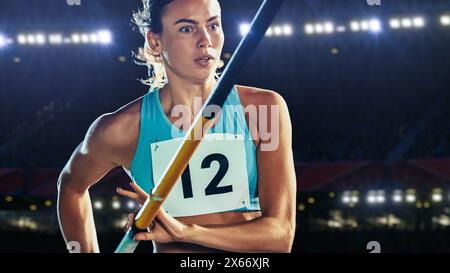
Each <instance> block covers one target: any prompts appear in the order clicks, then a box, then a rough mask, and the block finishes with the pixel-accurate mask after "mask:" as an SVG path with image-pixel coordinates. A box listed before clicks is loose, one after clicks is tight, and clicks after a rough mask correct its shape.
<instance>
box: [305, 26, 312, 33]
mask: <svg viewBox="0 0 450 273" xmlns="http://www.w3.org/2000/svg"><path fill="white" fill-rule="evenodd" d="M305 32H306V34H314V25H312V24H306V25H305Z"/></svg>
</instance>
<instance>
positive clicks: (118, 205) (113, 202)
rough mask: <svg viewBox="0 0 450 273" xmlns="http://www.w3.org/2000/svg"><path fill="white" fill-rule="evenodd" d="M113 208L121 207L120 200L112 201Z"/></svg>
mask: <svg viewBox="0 0 450 273" xmlns="http://www.w3.org/2000/svg"><path fill="white" fill-rule="evenodd" d="M111 205H112V208H113V209H120V202H119V201H117V200H116V201H112V204H111Z"/></svg>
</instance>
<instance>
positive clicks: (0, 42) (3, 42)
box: [0, 34, 8, 48]
mask: <svg viewBox="0 0 450 273" xmlns="http://www.w3.org/2000/svg"><path fill="white" fill-rule="evenodd" d="M7 45H8V39H6V36H5V35H3V34H0V48H2V47H6V46H7Z"/></svg>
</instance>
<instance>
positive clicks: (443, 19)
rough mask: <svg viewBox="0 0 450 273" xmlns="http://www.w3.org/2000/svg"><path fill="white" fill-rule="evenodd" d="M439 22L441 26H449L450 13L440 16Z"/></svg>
mask: <svg viewBox="0 0 450 273" xmlns="http://www.w3.org/2000/svg"><path fill="white" fill-rule="evenodd" d="M441 24H442V25H443V26H450V15H442V16H441Z"/></svg>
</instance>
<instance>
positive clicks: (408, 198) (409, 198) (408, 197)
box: [405, 192, 416, 203]
mask: <svg viewBox="0 0 450 273" xmlns="http://www.w3.org/2000/svg"><path fill="white" fill-rule="evenodd" d="M405 199H406V202H408V203H414V202H415V201H416V195H415V194H414V193H412V192H410V193H407V194H406V197H405Z"/></svg>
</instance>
